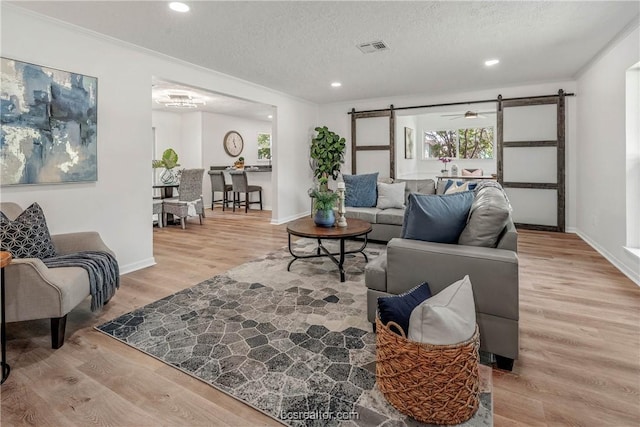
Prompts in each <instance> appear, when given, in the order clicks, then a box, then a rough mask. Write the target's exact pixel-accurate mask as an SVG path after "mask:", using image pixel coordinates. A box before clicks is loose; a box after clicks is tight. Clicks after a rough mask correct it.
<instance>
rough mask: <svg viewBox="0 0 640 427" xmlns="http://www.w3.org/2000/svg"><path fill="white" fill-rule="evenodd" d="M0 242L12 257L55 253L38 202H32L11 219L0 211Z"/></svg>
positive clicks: (50, 255)
mask: <svg viewBox="0 0 640 427" xmlns="http://www.w3.org/2000/svg"><path fill="white" fill-rule="evenodd" d="M0 243H1V245H0V246H1V247H2V250H3V251H8V252H11V255H13V257H14V258H40V259H44V258H50V257H52V256H55V255H56V248H55V246H53V242H52V241H51V235H50V234H49V228H48V227H47V221H46V219H45V217H44V212H42V208H41V207H40V205H39V204H37V203H33V204H32V205H31V206H29V207H28V208H27V209H25V210H24V212H22V213H21V214H20V215H18V217H17V218H16V219H15V220H14V221H11V220H10V219H9V218H7V216H6V215H5V214H4V213H2V212H0Z"/></svg>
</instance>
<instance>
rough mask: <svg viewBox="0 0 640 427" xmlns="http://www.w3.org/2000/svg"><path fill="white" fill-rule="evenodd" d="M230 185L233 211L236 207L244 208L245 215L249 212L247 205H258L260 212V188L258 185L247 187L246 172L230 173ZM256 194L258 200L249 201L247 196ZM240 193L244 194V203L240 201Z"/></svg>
mask: <svg viewBox="0 0 640 427" xmlns="http://www.w3.org/2000/svg"><path fill="white" fill-rule="evenodd" d="M229 173H230V174H231V183H232V189H233V211H234V212H235V211H236V206H238V207H241V206H244V211H245V213H246V212H248V211H249V205H252V204H256V203H259V204H260V210H262V187H261V186H259V185H249V183H248V180H247V172H245V171H231V172H229ZM256 191H257V192H258V196H259V197H260V199H259V200H258V201H253V202H252V201H250V200H249V194H250V193H254V192H256ZM240 193H244V201H242V200H240Z"/></svg>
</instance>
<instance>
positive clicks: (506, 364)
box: [495, 354, 513, 371]
mask: <svg viewBox="0 0 640 427" xmlns="http://www.w3.org/2000/svg"><path fill="white" fill-rule="evenodd" d="M495 356H496V366H497V367H498V369H502V370H505V371H513V359H511V358H509V357H504V356H498V355H497V354H496V355H495Z"/></svg>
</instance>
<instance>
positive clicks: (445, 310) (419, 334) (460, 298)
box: [408, 276, 476, 345]
mask: <svg viewBox="0 0 640 427" xmlns="http://www.w3.org/2000/svg"><path fill="white" fill-rule="evenodd" d="M475 330H476V308H475V303H474V301H473V289H472V288H471V281H470V280H469V276H464V279H462V280H458V281H457V282H455V283H453V284H452V285H449V286H447V287H446V288H444V289H443V290H442V291H440V292H439V293H438V294H436V295H434V296H432V297H431V298H429V299H427V300H426V301H425V302H423V303H422V304H420V305H419V306H417V307H416V308H414V309H413V311H412V312H411V316H410V317H409V336H408V338H409V339H410V340H412V341H417V342H422V343H427V344H434V345H450V344H458V343H461V342H464V341H467V340H468V339H469V338H471V337H472V336H473V333H474V332H475Z"/></svg>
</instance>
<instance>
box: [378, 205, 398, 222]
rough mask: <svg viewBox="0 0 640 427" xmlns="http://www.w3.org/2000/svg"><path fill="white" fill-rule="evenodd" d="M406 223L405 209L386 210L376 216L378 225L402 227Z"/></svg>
mask: <svg viewBox="0 0 640 427" xmlns="http://www.w3.org/2000/svg"><path fill="white" fill-rule="evenodd" d="M403 221H404V208H402V209H397V208H393V209H384V210H382V211H380V212H379V213H378V215H376V223H378V224H389V225H402V222H403Z"/></svg>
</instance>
